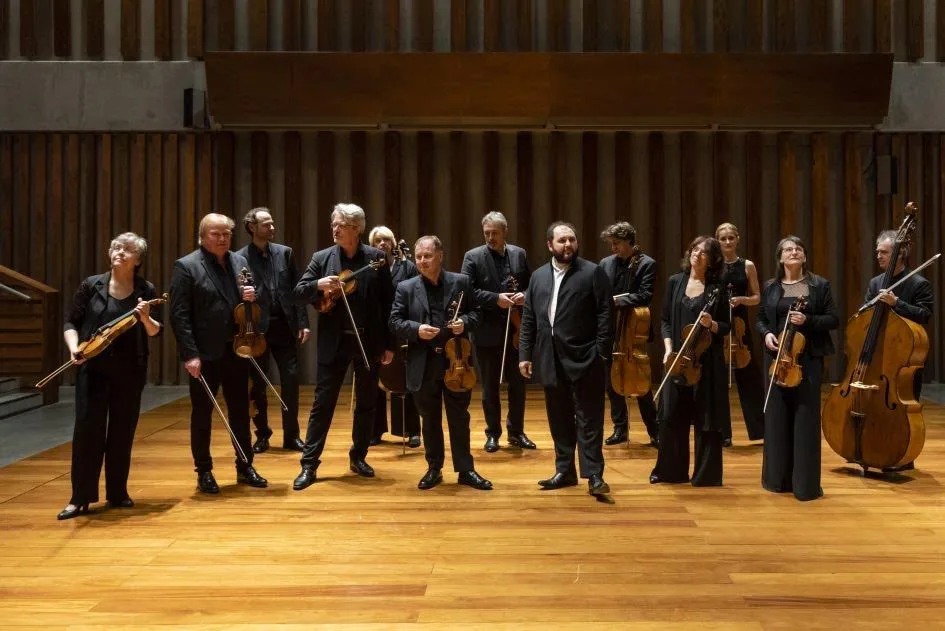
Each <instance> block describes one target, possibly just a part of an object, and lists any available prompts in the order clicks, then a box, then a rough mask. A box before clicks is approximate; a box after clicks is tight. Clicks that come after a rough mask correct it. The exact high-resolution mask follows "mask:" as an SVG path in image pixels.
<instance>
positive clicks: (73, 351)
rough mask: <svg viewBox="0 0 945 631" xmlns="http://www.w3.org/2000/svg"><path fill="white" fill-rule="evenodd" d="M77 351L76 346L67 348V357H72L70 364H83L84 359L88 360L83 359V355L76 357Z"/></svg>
mask: <svg viewBox="0 0 945 631" xmlns="http://www.w3.org/2000/svg"><path fill="white" fill-rule="evenodd" d="M78 353H79V349H77V348H76V349H70V350H69V357H71V358H72V365H73V366H78V365H80V364H84V363H85V362H86V361H88V360H87V359H85V358H84V357H77V355H78Z"/></svg>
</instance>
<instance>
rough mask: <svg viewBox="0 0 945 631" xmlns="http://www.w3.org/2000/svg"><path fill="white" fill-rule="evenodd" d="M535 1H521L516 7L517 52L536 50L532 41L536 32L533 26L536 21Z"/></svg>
mask: <svg viewBox="0 0 945 631" xmlns="http://www.w3.org/2000/svg"><path fill="white" fill-rule="evenodd" d="M533 1H534V0H519V1H518V3H516V5H515V10H516V14H515V18H516V22H515V40H516V43H517V45H516V48H515V50H519V51H523V52H525V51H530V50H534V48H535V45H534V43H533V40H532V37H533V32H534V27H533V24H532V23H533V20H534V9H533V6H532V4H533Z"/></svg>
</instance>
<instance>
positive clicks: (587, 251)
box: [578, 131, 601, 261]
mask: <svg viewBox="0 0 945 631" xmlns="http://www.w3.org/2000/svg"><path fill="white" fill-rule="evenodd" d="M598 144H599V142H598V138H597V132H593V131H586V132H584V133H583V134H581V221H580V228H579V229H580V232H579V233H578V234H580V235H581V238H582V239H583V242H584V243H583V245H582V246H581V251H582V254H583V255H584V257H585V258H587V259H589V260H591V261H598V260H600V258H601V257H600V239H598V238H597V235H598V234H599V232H600V229H599V226H598V225H597V224H598V221H597V216H598V212H599V211H598V208H599V206H600V200H599V199H598V192H597V178H598V166H597V165H598V159H597V147H598Z"/></svg>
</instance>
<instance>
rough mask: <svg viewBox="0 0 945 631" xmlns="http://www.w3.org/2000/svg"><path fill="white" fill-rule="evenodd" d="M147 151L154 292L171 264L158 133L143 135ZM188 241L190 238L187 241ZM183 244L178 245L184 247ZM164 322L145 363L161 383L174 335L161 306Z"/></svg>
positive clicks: (147, 271) (165, 282)
mask: <svg viewBox="0 0 945 631" xmlns="http://www.w3.org/2000/svg"><path fill="white" fill-rule="evenodd" d="M146 151H147V174H146V176H145V179H146V187H147V191H148V195H147V228H146V231H145V233H144V234H145V238H146V239H147V240H148V249H149V252H148V258H147V260H146V261H145V265H144V267H143V268H142V272H143V273H144V275H145V276H146V277H147V278H148V280H150V281H151V282H152V283H154V288H155V290H156V291H157V292H158V293H163V292H165V291H168V289H169V286H170V277H171V267H170V266H169V265H168V257H165V255H164V247H163V246H164V239H163V229H162V221H161V220H162V216H163V210H164V198H163V193H164V188H163V182H162V177H163V166H164V152H163V140H162V138H161V134H148V135H147V138H146ZM191 243H192V241H191ZM184 245H185V244H181V246H184ZM68 286H69V285H67V287H68ZM163 313H164V314H165V318H164V325H165V327H167V328H165V330H164V333H162V335H161V341H160V342H159V343H152V344H151V355H150V358H149V363H148V375H149V379H150V380H151V381H153V382H158V383H163V380H162V375H161V366H162V364H163V362H162V358H163V355H164V349H165V348H167V347H168V344H167V342H165V341H164V339H163V338H167V337H174V334H173V332H172V331H171V329H170V322H169V318H168V317H167V314H168V310H167V308H166V307H165V309H164V311H163Z"/></svg>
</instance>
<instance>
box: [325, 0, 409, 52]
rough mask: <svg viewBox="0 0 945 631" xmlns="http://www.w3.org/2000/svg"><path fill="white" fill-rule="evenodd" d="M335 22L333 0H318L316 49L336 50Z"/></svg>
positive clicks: (334, 4)
mask: <svg viewBox="0 0 945 631" xmlns="http://www.w3.org/2000/svg"><path fill="white" fill-rule="evenodd" d="M337 23H338V17H337V5H336V3H335V0H318V50H324V51H330V50H338V35H337V30H338V29H337V26H336V25H337ZM394 50H396V48H394Z"/></svg>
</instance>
